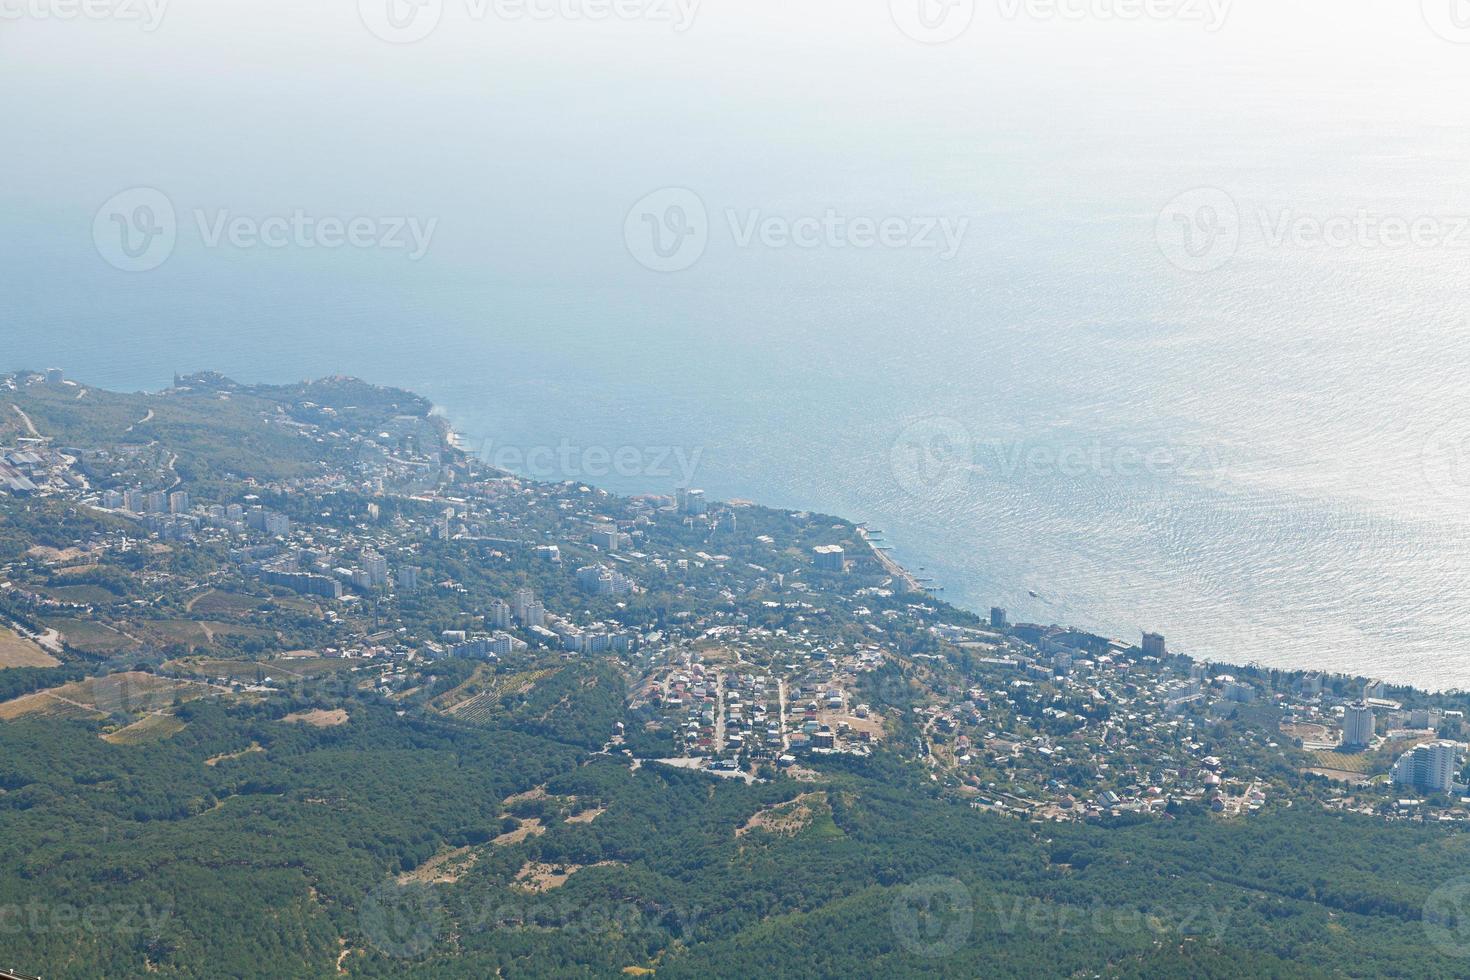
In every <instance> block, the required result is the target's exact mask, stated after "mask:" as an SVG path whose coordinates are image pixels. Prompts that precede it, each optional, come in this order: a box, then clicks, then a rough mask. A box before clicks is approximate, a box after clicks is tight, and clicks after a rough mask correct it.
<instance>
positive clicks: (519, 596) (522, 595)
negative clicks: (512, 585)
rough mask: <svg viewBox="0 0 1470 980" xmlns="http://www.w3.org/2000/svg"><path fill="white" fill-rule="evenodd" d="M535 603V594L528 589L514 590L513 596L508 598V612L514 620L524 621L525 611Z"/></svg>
mask: <svg viewBox="0 0 1470 980" xmlns="http://www.w3.org/2000/svg"><path fill="white" fill-rule="evenodd" d="M535 601H536V594H535V593H534V592H532V591H531V590H530V589H516V590H515V594H514V595H512V596H511V597H510V611H511V612H512V613H514V614H515V617H516V619H519V620H520V621H521V622H523V623H524V622H525V621H526V611H527V610H528V609H530V608H531V604H532V603H533V602H535Z"/></svg>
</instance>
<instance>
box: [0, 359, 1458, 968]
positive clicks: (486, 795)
mask: <svg viewBox="0 0 1470 980" xmlns="http://www.w3.org/2000/svg"><path fill="white" fill-rule="evenodd" d="M0 410H3V411H0V739H4V746H5V751H4V753H3V754H0V826H4V827H5V833H4V838H5V839H6V840H7V841H9V843H7V844H3V845H0V849H3V851H4V853H5V856H6V860H5V861H4V862H0V866H4V867H6V868H9V869H12V870H9V871H6V872H4V874H3V881H0V912H3V911H4V910H5V909H7V908H12V907H13V908H15V909H17V910H19V912H20V914H18V915H16V916H15V917H13V919H12V920H0V922H4V921H10V924H11V925H15V924H17V923H18V924H19V926H20V927H19V928H0V966H6V965H10V964H11V963H13V965H14V966H15V967H16V968H19V969H22V970H28V971H29V972H33V973H37V974H40V975H43V976H46V977H50V976H52V975H97V974H98V973H99V972H101V973H108V972H112V973H116V974H117V975H123V974H132V973H141V972H161V973H163V974H164V975H212V974H214V973H215V972H216V969H219V970H220V972H221V974H229V975H248V974H252V973H257V972H258V973H260V974H262V975H264V974H272V975H287V974H289V975H298V974H299V975H321V974H331V973H333V972H334V971H335V972H338V973H353V974H357V975H389V974H392V975H413V974H414V971H422V975H425V976H430V975H434V976H439V975H464V976H485V975H491V974H496V973H499V974H500V975H517V973H518V972H519V973H520V974H521V975H531V974H546V973H559V975H584V974H585V975H617V974H620V973H621V974H630V973H631V974H638V973H653V972H655V971H656V972H658V973H663V974H667V975H670V976H686V975H687V976H698V975H708V972H709V971H710V970H711V969H712V964H720V965H721V968H722V969H723V968H725V967H726V966H728V965H730V964H734V965H735V967H736V972H740V973H744V972H747V971H754V970H756V969H759V970H762V971H763V972H769V973H772V974H774V975H811V974H812V973H813V972H816V973H827V972H829V971H831V972H838V971H840V970H842V969H845V968H850V967H844V966H843V964H864V963H866V964H869V965H871V964H872V963H875V962H882V963H885V964H886V967H885V968H886V969H887V970H888V971H889V972H891V973H892V974H894V975H904V974H906V973H910V972H912V973H927V974H930V975H956V976H968V975H975V973H974V971H976V970H982V969H983V970H988V971H991V972H1001V973H1009V972H1015V973H1021V972H1027V971H1028V970H1040V971H1042V972H1046V973H1050V972H1053V971H1054V970H1062V971H1063V972H1075V971H1083V972H1089V973H1096V974H1102V973H1106V974H1108V975H1115V974H1116V975H1129V974H1130V971H1138V972H1147V973H1150V974H1151V975H1163V974H1170V973H1176V972H1177V973H1179V974H1180V975H1183V974H1186V973H1188V974H1191V975H1194V974H1197V973H1198V972H1201V971H1206V972H1207V971H1210V970H1229V969H1231V968H1235V969H1244V970H1245V971H1246V972H1260V973H1262V974H1266V973H1271V974H1273V975H1288V974H1293V975H1294V974H1295V973H1298V972H1302V973H1310V972H1312V971H1313V970H1317V969H1320V970H1322V971H1323V972H1324V973H1334V972H1345V973H1355V972H1359V971H1360V970H1361V969H1362V963H1361V960H1360V957H1362V956H1365V955H1369V954H1368V953H1367V952H1366V950H1369V949H1371V951H1372V953H1371V955H1372V956H1375V957H1378V959H1377V960H1376V961H1375V965H1376V966H1384V967H1386V966H1388V965H1390V964H1392V965H1394V967H1395V971H1396V972H1398V974H1399V975H1444V971H1445V970H1446V969H1448V970H1451V971H1453V970H1454V969H1458V968H1459V967H1457V966H1455V965H1454V964H1456V963H1461V962H1462V961H1459V960H1456V959H1448V960H1447V959H1445V958H1446V957H1456V956H1459V955H1460V954H1461V950H1460V947H1459V945H1458V940H1456V939H1455V936H1456V932H1455V930H1456V929H1458V928H1459V924H1460V923H1459V921H1458V919H1454V918H1453V917H1451V918H1449V919H1446V918H1445V915H1446V912H1445V909H1443V908H1440V907H1439V906H1438V905H1436V904H1435V903H1436V899H1435V896H1436V895H1440V896H1441V897H1443V894H1444V892H1443V889H1444V888H1445V887H1454V885H1453V879H1454V877H1455V874H1456V873H1457V872H1455V871H1454V861H1455V860H1457V859H1458V857H1459V856H1461V855H1463V854H1464V853H1465V848H1466V844H1465V843H1464V841H1463V840H1462V839H1461V830H1460V828H1459V824H1460V823H1461V822H1462V821H1464V820H1465V819H1466V818H1467V816H1470V800H1467V799H1466V798H1465V795H1464V794H1467V793H1470V790H1467V788H1466V786H1465V782H1466V778H1465V773H1464V767H1463V758H1464V747H1463V745H1462V744H1461V741H1460V740H1461V739H1462V738H1464V735H1465V729H1464V724H1465V712H1466V711H1467V710H1470V698H1467V697H1466V696H1464V695H1462V694H1460V693H1459V692H1442V693H1429V692H1423V691H1417V690H1413V689H1409V688H1404V687H1397V686H1393V685H1390V684H1387V683H1384V682H1382V681H1377V680H1374V679H1371V678H1355V677H1345V676H1338V675H1325V674H1321V673H1303V672H1287V671H1280V670H1275V669H1271V668H1267V667H1263V666H1260V665H1257V664H1250V663H1240V664H1231V665H1227V664H1217V663H1208V662H1202V661H1197V660H1193V659H1191V658H1189V657H1187V656H1184V655H1182V654H1179V653H1177V652H1173V651H1171V650H1170V649H1169V646H1168V644H1167V642H1166V640H1165V638H1164V637H1163V636H1160V635H1158V634H1156V633H1151V632H1144V633H1142V635H1141V636H1140V637H1138V638H1137V639H1136V640H1135V639H1134V638H1127V639H1116V638H1110V637H1104V636H1097V635H1093V634H1091V633H1088V632H1085V631H1083V630H1079V629H1075V628H1069V627H1067V626H1059V625H1053V624H1035V623H1024V622H1013V621H1011V618H1010V617H1009V616H1008V615H1007V612H1006V610H1004V609H1000V608H995V609H991V610H989V611H988V614H987V615H984V616H981V615H977V614H976V613H974V612H970V611H966V610H963V609H959V608H956V607H954V606H951V605H949V604H948V603H946V602H944V601H943V600H942V599H941V598H939V596H938V594H937V593H936V592H935V591H934V590H933V589H932V588H931V587H930V584H929V583H927V582H925V581H923V580H921V579H919V578H916V577H915V576H914V575H913V574H911V573H910V572H908V571H906V570H905V569H904V568H902V567H901V566H899V565H898V564H897V563H896V562H894V561H893V559H892V558H891V557H890V554H889V551H888V548H887V546H886V545H885V544H884V543H883V536H882V534H881V532H880V531H879V530H877V529H873V528H869V527H865V526H863V525H860V524H854V523H851V522H849V521H847V520H843V519H840V518H836V517H831V516H825V515H820V514H813V513H802V512H788V511H782V510H775V509H771V508H767V507H762V506H759V505H757V504H755V503H750V502H744V501H718V500H714V499H707V497H706V495H705V493H704V492H703V491H702V490H700V489H698V488H696V487H669V488H667V492H666V493H663V494H652V495H646V496H633V497H620V496H616V495H613V494H610V493H608V492H607V491H605V490H602V489H599V488H598V487H596V486H593V485H589V484H584V483H580V482H576V481H572V482H560V483H549V482H537V481H533V480H529V479H526V478H523V477H520V476H517V475H515V474H513V473H508V472H503V471H500V470H497V469H495V468H493V467H492V466H491V465H490V464H489V463H488V462H486V461H484V460H482V459H479V458H476V456H475V455H474V454H472V453H469V452H467V451H465V450H464V449H463V448H462V446H463V442H462V440H461V439H460V438H459V437H458V436H456V435H455V434H454V433H453V432H452V431H451V429H450V427H449V423H448V422H447V421H446V420H445V419H443V418H442V417H440V416H439V415H438V414H436V413H435V412H434V411H433V410H432V406H431V405H430V404H429V403H428V402H426V401H425V400H424V399H422V398H420V397H418V396H415V395H413V394H410V393H407V392H403V391H399V390H396V389H390V388H382V387H377V386H373V385H369V384H366V383H363V382H360V381H356V380H353V379H346V378H335V379H326V380H323V381H318V382H311V383H303V384H298V385H287V386H261V385H242V384H238V383H236V382H233V381H231V380H229V379H226V378H224V377H221V376H218V375H213V374H207V373H205V374H198V375H193V376H188V377H180V378H177V379H175V383H174V385H173V386H172V387H171V388H169V389H168V390H166V391H163V392H159V393H156V394H118V393H113V392H108V391H104V390H101V389H98V388H95V387H89V386H87V385H85V384H82V383H78V382H76V381H73V380H70V379H67V378H66V377H65V376H64V374H63V373H62V372H61V371H59V370H51V371H47V372H21V373H19V374H16V375H12V376H9V377H7V378H4V379H0ZM1241 659H1243V660H1244V659H1248V658H1247V657H1242V658H1241ZM78 834H80V835H81V836H80V837H78V836H76V835H78ZM1425 835H1431V836H1425ZM1345 840H1351V841H1352V843H1351V845H1350V846H1348V845H1345V844H1344V841H1345ZM1185 841H1194V842H1195V843H1194V844H1193V845H1191V846H1193V847H1194V848H1195V850H1194V851H1193V852H1191V851H1190V850H1189V848H1188V847H1186V845H1185V843H1184V842H1185ZM1396 848H1401V849H1402V853H1399V852H1398V851H1396V850H1395V849H1396ZM1281 849H1284V850H1285V851H1287V852H1289V853H1290V854H1291V858H1290V860H1286V859H1284V858H1283V857H1282V854H1281V853H1280V850H1281ZM103 854H106V855H108V857H107V858H106V860H102V859H101V858H100V857H99V855H103ZM1134 854H1137V855H1138V856H1139V860H1138V864H1137V865H1132V864H1131V861H1132V858H1131V857H1130V855H1134ZM1149 855H1154V856H1153V857H1152V858H1150V857H1149ZM1369 855H1371V858H1370V857H1368V856H1369ZM88 861H90V862H92V864H87V863H86V862H88ZM99 862H100V863H99ZM1171 862H1172V863H1171ZM1197 862H1205V863H1213V864H1214V865H1215V867H1216V873H1217V877H1215V878H1210V879H1208V880H1209V881H1210V882H1211V884H1210V885H1209V887H1192V886H1191V887H1189V888H1185V886H1183V885H1180V884H1178V879H1179V878H1180V877H1181V873H1180V872H1181V871H1182V870H1183V869H1186V868H1190V869H1195V868H1197ZM94 865H96V866H94ZM1145 865H1146V867H1145ZM1090 875H1096V877H1095V878H1093V877H1091V876H1090ZM1293 875H1296V876H1297V877H1293ZM1164 879H1168V880H1169V881H1172V882H1174V884H1170V885H1167V886H1166V885H1160V884H1158V882H1159V881H1161V880H1164ZM1447 883H1448V884H1447ZM104 886H105V889H106V890H108V893H109V894H110V895H111V896H112V897H111V898H109V899H108V901H109V902H110V903H112V905H120V904H123V903H125V902H127V901H132V899H127V898H125V897H124V896H129V895H136V894H139V893H144V894H146V895H147V896H148V901H149V902H151V903H153V904H151V905H150V906H149V908H150V909H151V910H153V911H160V910H161V911H167V912H168V914H166V915H160V916H156V917H149V916H146V915H145V916H142V917H140V919H139V921H140V925H139V926H138V927H137V928H136V929H133V930H131V931H127V932H124V931H122V930H120V929H112V928H97V929H90V930H82V929H76V928H73V929H63V928H60V927H58V926H57V925H56V923H55V921H54V918H48V917H54V914H55V909H56V908H58V907H67V906H68V905H70V907H73V908H80V907H82V906H83V905H87V904H88V903H92V904H95V902H96V901H98V900H97V899H94V898H83V897H82V896H85V895H90V894H92V892H93V891H94V890H95V889H97V888H99V887H104ZM1171 889H1175V890H1172V891H1171ZM1180 889H1182V890H1180ZM1464 892H1465V895H1470V886H1467V887H1466V888H1465V889H1464ZM1465 895H1461V896H1460V898H1461V899H1463V898H1464V897H1465ZM564 896H565V897H564ZM936 896H938V898H939V899H943V901H936ZM1012 901H1014V902H1017V903H1022V904H1020V905H1016V906H1014V908H1017V909H1021V910H1022V911H1021V912H1018V913H1016V914H1014V915H1010V916H1007V914H1006V911H1005V910H1006V908H1007V903H1008V902H1012ZM37 902H40V905H41V908H42V910H43V911H41V912H40V913H36V912H35V911H34V909H35V907H36V903H37ZM1426 902H1428V905H1427V906H1426ZM7 903H10V904H7ZM28 903H29V906H30V907H31V908H32V912H31V913H29V914H27V913H25V912H24V909H25V908H26V907H28ZM232 903H234V904H237V905H243V906H244V907H246V908H248V909H249V910H251V912H252V914H239V915H233V914H232V913H231V912H230V909H231V908H232ZM1026 903H1034V904H1026ZM1440 904H1443V903H1442V902H1441V903H1440ZM940 906H943V907H942V908H941V907H940ZM109 907H111V906H109ZM1100 908H1102V909H1106V912H1107V914H1106V916H1104V919H1103V921H1104V923H1113V924H1114V926H1116V922H1117V921H1118V920H1117V918H1116V914H1117V913H1118V912H1119V911H1120V910H1133V914H1134V916H1135V919H1136V922H1137V923H1142V924H1141V925H1137V926H1136V928H1133V929H1121V928H1116V927H1108V928H1104V927H1102V926H1099V925H1098V918H1097V916H1098V910H1099V909H1100ZM1038 909H1040V910H1041V911H1040V912H1039V913H1038V912H1037V910H1038ZM1067 909H1072V910H1074V911H1075V913H1076V916H1077V919H1076V922H1077V923H1078V926H1077V928H1075V929H1069V928H1067V927H1066V926H1065V922H1066V921H1070V920H1069V919H1068V913H1067V912H1066V911H1065V910H1067ZM1426 909H1428V911H1426ZM237 911H238V910H237ZM1186 912H1189V913H1192V914H1190V915H1186V914H1185V913H1186ZM1227 912H1228V913H1229V914H1228V915H1226V914H1225V913H1227ZM1455 914H1456V915H1458V911H1457V910H1455ZM630 916H631V918H630ZM1038 916H1039V921H1040V923H1041V924H1040V925H1037V921H1038ZM1089 916H1091V917H1092V918H1091V920H1089ZM273 918H274V919H277V920H280V919H284V921H286V922H287V923H288V925H287V926H286V927H283V928H278V929H276V930H275V931H274V932H273V933H272V938H271V939H270V941H269V942H265V943H264V945H260V943H261V940H260V936H261V935H262V934H264V932H267V931H269V930H268V929H267V928H266V926H265V925H264V924H263V923H264V922H265V921H266V920H270V919H273ZM992 919H998V920H999V922H998V923H997V922H996V921H990V920H992ZM1226 919H1229V922H1228V923H1226V922H1225V921H1224V920H1226ZM594 920H595V921H594ZM1186 920H1187V921H1186ZM226 921H228V922H230V923H231V924H230V925H228V926H225V925H221V923H223V922H226ZM1007 921H1009V922H1010V932H1009V933H1007V930H1006V928H1004V927H1005V925H1006V922H1007ZM1089 921H1091V925H1087V924H1086V923H1087V922H1089ZM48 923H49V925H48ZM278 924H279V923H278ZM1018 932H1019V933H1022V935H1016V933H1018ZM1038 932H1040V933H1044V934H1045V936H1046V937H1047V938H1046V939H1045V941H1038V936H1037V933H1038ZM854 933H862V934H863V935H864V936H865V938H864V940H863V941H862V942H860V943H854V942H852V941H851V936H852V935H853V934H854ZM1099 933H1104V934H1105V935H1101V936H1100V935H1099ZM838 936H841V937H845V938H844V939H842V940H841V941H837V940H835V938H834V939H833V940H832V941H830V943H829V942H827V941H824V940H823V938H822V937H838ZM1028 939H1029V942H1023V941H1022V940H1028ZM813 944H815V946H816V947H817V948H818V949H817V951H813V949H812V948H811V947H812V946H813ZM874 944H876V945H874ZM827 945H830V946H831V947H832V948H830V949H821V947H823V946H827ZM251 950H254V951H253V952H251ZM1463 952H1466V953H1470V949H1466V950H1464V951H1463ZM302 957H304V958H305V959H306V960H307V961H311V962H315V963H317V964H318V967H317V968H315V969H313V970H307V971H302V970H301V969H300V968H299V966H298V967H293V968H291V969H282V968H281V966H280V964H283V963H288V962H289V963H296V962H299V961H300V960H299V958H302ZM1288 958H1289V959H1290V960H1292V962H1291V963H1287V962H1286V959H1288ZM1302 962H1306V963H1312V964H1316V965H1315V966H1312V967H1311V968H1310V969H1307V968H1304V967H1302V966H1301V963H1302ZM1446 963H1449V964H1451V965H1450V966H1448V967H1447V966H1446V965H1445V964H1446ZM221 964H229V965H228V966H227V967H224V968H221ZM272 964H275V965H274V966H273V965H272ZM322 964H325V965H324V966H323V965H322ZM1463 965H1464V966H1465V967H1466V968H1470V960H1465V961H1463ZM1370 972H1371V971H1370Z"/></svg>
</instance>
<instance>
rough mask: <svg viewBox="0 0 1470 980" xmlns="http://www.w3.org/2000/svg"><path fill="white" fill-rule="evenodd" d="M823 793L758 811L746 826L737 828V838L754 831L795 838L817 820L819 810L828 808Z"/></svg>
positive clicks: (807, 794)
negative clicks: (820, 807)
mask: <svg viewBox="0 0 1470 980" xmlns="http://www.w3.org/2000/svg"><path fill="white" fill-rule="evenodd" d="M826 805H827V798H826V795H825V794H823V793H803V794H801V795H800V796H798V797H797V798H796V799H794V800H787V801H786V802H785V803H777V804H776V805H775V806H768V807H766V808H765V809H764V810H757V811H756V812H755V813H754V814H752V815H751V818H750V819H749V820H747V821H745V823H744V824H742V825H741V826H739V827H737V828H735V836H736V837H744V836H745V835H746V834H748V833H750V832H751V831H752V830H764V831H766V832H767V833H771V834H780V835H781V836H783V837H794V836H795V835H796V834H797V833H798V832H799V831H801V830H802V829H803V828H805V827H807V826H809V825H810V824H811V822H812V820H814V819H815V818H816V815H817V808H818V807H819V806H823V807H824V806H826Z"/></svg>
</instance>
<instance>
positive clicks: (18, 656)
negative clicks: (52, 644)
mask: <svg viewBox="0 0 1470 980" xmlns="http://www.w3.org/2000/svg"><path fill="white" fill-rule="evenodd" d="M59 663H61V661H60V660H57V659H56V658H55V657H53V656H51V654H49V653H47V652H46V651H45V650H43V649H41V647H40V646H39V645H38V644H36V643H33V642H31V641H30V640H28V639H26V638H25V637H23V636H21V635H20V634H19V633H16V632H13V631H12V630H9V629H6V628H5V627H3V626H0V670H4V669H5V668H7V667H55V666H56V665H57V664H59Z"/></svg>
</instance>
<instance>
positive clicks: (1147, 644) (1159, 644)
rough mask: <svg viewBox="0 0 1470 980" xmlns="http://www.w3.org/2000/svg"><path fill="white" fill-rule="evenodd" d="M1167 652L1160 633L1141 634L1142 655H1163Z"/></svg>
mask: <svg viewBox="0 0 1470 980" xmlns="http://www.w3.org/2000/svg"><path fill="white" fill-rule="evenodd" d="M1167 654H1168V647H1167V646H1166V645H1165V644H1164V636H1163V634H1162V633H1145V634H1143V655H1144V656H1145V657H1163V656H1166V655H1167Z"/></svg>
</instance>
